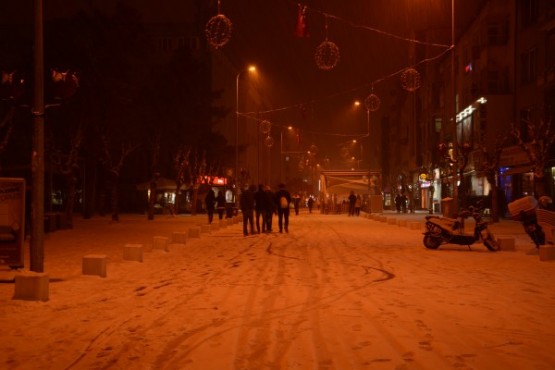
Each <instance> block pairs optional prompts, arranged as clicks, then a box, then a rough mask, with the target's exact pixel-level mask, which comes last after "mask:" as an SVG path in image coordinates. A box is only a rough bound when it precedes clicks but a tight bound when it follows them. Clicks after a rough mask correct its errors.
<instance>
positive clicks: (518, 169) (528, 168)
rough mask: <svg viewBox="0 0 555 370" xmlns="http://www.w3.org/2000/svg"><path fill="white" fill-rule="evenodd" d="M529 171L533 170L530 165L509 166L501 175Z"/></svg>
mask: <svg viewBox="0 0 555 370" xmlns="http://www.w3.org/2000/svg"><path fill="white" fill-rule="evenodd" d="M528 172H532V167H531V166H530V165H527V166H518V167H513V168H509V169H508V170H507V171H505V172H503V173H502V174H501V175H502V176H508V175H516V174H518V173H528Z"/></svg>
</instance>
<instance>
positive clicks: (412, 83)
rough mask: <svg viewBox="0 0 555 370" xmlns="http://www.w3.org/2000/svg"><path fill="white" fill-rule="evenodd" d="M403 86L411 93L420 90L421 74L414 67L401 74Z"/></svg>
mask: <svg viewBox="0 0 555 370" xmlns="http://www.w3.org/2000/svg"><path fill="white" fill-rule="evenodd" d="M401 86H403V89H405V90H407V91H409V92H413V91H416V90H418V89H419V88H420V73H418V71H417V70H416V69H414V68H412V67H409V68H406V69H405V70H404V71H403V72H402V73H401Z"/></svg>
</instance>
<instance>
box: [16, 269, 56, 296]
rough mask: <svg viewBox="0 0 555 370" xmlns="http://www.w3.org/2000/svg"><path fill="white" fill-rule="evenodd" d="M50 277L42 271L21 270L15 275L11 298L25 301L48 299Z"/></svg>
mask: <svg viewBox="0 0 555 370" xmlns="http://www.w3.org/2000/svg"><path fill="white" fill-rule="evenodd" d="M49 281H50V278H49V276H48V274H47V273H44V272H32V271H27V272H21V273H17V274H16V275H15V291H14V295H13V299H22V300H27V301H48V299H49V289H48V283H49Z"/></svg>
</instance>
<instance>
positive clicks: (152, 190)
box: [147, 180, 156, 220]
mask: <svg viewBox="0 0 555 370" xmlns="http://www.w3.org/2000/svg"><path fill="white" fill-rule="evenodd" d="M149 189H150V195H149V197H148V216H147V219H148V220H154V210H155V208H154V206H155V205H156V181H155V180H153V181H151V182H150V186H149Z"/></svg>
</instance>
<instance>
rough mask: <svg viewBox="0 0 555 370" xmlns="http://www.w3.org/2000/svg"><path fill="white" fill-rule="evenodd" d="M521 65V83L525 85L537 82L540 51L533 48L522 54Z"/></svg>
mask: <svg viewBox="0 0 555 370" xmlns="http://www.w3.org/2000/svg"><path fill="white" fill-rule="evenodd" d="M520 63H521V76H520V81H521V83H522V84H523V85H524V84H528V83H531V82H535V81H536V78H537V74H538V66H537V64H538V50H537V49H536V48H532V49H530V50H528V51H525V52H524V53H522V54H521V56H520Z"/></svg>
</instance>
